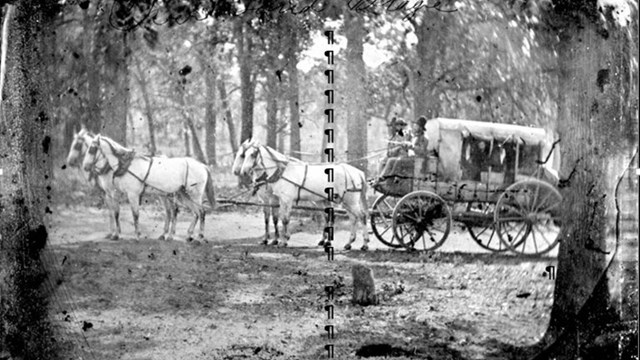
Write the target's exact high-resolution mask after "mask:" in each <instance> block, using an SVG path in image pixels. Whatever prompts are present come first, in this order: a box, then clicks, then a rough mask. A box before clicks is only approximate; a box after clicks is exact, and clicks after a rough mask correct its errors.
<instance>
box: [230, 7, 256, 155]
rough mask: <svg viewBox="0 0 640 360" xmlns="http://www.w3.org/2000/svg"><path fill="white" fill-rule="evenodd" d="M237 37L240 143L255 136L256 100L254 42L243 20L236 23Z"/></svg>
mask: <svg viewBox="0 0 640 360" xmlns="http://www.w3.org/2000/svg"><path fill="white" fill-rule="evenodd" d="M234 30H235V35H236V39H237V45H238V61H239V63H240V92H241V100H240V103H241V108H242V127H241V130H240V142H243V141H245V140H247V139H250V138H251V137H252V136H253V102H254V99H255V81H253V79H252V70H251V65H252V51H253V41H252V38H251V34H250V33H249V31H250V30H249V29H247V27H246V26H245V22H244V21H242V19H239V20H238V21H236V24H235V27H234Z"/></svg>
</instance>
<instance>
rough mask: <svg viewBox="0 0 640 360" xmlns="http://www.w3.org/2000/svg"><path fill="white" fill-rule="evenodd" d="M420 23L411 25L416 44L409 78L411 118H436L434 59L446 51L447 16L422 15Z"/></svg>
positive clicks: (440, 14) (435, 65)
mask: <svg viewBox="0 0 640 360" xmlns="http://www.w3.org/2000/svg"><path fill="white" fill-rule="evenodd" d="M422 15H423V17H422V21H421V22H420V23H416V22H415V21H414V22H413V24H414V26H415V31H416V37H417V38H418V43H417V44H416V52H417V59H418V64H417V66H416V67H415V68H416V71H415V72H414V74H413V76H412V80H413V91H414V109H413V110H414V111H413V117H414V118H415V119H417V118H418V117H420V116H425V117H426V118H427V119H431V118H434V117H436V116H437V115H438V111H439V105H438V104H439V99H437V98H436V97H435V92H434V85H435V74H436V73H437V71H438V69H437V65H438V60H439V59H440V58H441V57H442V56H443V53H444V49H445V48H446V46H447V44H446V33H447V27H448V19H449V18H450V17H451V15H450V14H446V13H441V12H438V11H425V12H423V14H422Z"/></svg>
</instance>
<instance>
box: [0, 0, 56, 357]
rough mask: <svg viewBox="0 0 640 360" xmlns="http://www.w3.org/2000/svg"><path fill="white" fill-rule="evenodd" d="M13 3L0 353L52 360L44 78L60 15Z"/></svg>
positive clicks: (1, 143)
mask: <svg viewBox="0 0 640 360" xmlns="http://www.w3.org/2000/svg"><path fill="white" fill-rule="evenodd" d="M14 4H15V5H9V6H7V5H5V7H4V8H5V9H8V8H10V7H13V6H15V9H14V11H13V16H12V20H11V22H10V26H9V36H8V41H7V45H8V48H7V67H6V81H5V83H4V91H3V95H4V96H3V99H4V101H3V112H4V115H5V116H3V117H2V118H3V119H2V120H0V121H1V123H0V154H2V156H0V189H2V190H1V192H2V196H0V248H1V249H2V251H0V319H2V320H1V321H0V349H2V356H3V357H5V356H8V357H9V358H14V359H18V358H21V359H22V358H24V359H52V358H56V355H55V352H56V348H55V345H54V343H53V339H52V337H53V335H54V333H53V330H52V327H51V326H50V324H49V321H48V309H47V308H48V301H47V291H46V290H45V289H47V287H46V286H45V285H44V284H45V280H46V279H47V264H46V263H45V262H43V261H42V260H41V258H40V253H41V251H42V250H43V249H44V247H45V245H46V243H47V238H48V235H47V229H46V227H45V216H46V213H47V212H50V210H49V207H48V205H49V199H50V191H51V188H50V185H51V176H52V168H51V157H50V150H51V138H50V137H49V136H48V135H47V133H48V132H49V129H50V126H51V124H50V117H49V114H50V113H51V109H50V106H49V104H48V103H47V95H46V94H45V92H44V91H43V90H45V89H43V82H42V79H43V78H44V77H45V76H46V67H45V65H44V64H45V63H44V58H43V57H44V56H46V50H45V49H46V44H45V43H44V41H45V40H46V39H47V35H46V33H51V32H52V31H53V29H52V23H53V17H54V16H55V14H56V13H57V10H58V9H57V8H54V7H56V3H50V2H46V3H34V2H27V1H17V2H15V3H14ZM43 4H47V5H43ZM7 353H8V354H7Z"/></svg>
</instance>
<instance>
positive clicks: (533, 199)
mask: <svg viewBox="0 0 640 360" xmlns="http://www.w3.org/2000/svg"><path fill="white" fill-rule="evenodd" d="M538 195H540V184H536V194H535V195H534V196H533V198H531V203H530V204H529V211H532V210H533V208H534V207H535V206H536V202H537V201H538Z"/></svg>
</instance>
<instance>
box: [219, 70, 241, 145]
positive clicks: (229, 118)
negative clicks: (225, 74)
mask: <svg viewBox="0 0 640 360" xmlns="http://www.w3.org/2000/svg"><path fill="white" fill-rule="evenodd" d="M218 92H219V93H220V100H222V109H223V110H224V120H225V122H226V123H227V129H229V145H231V151H233V153H234V154H235V153H236V152H238V142H237V141H238V137H237V135H236V126H235V124H234V122H233V114H231V107H230V106H229V99H228V97H227V87H226V85H225V82H224V80H223V79H220V81H218Z"/></svg>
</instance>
